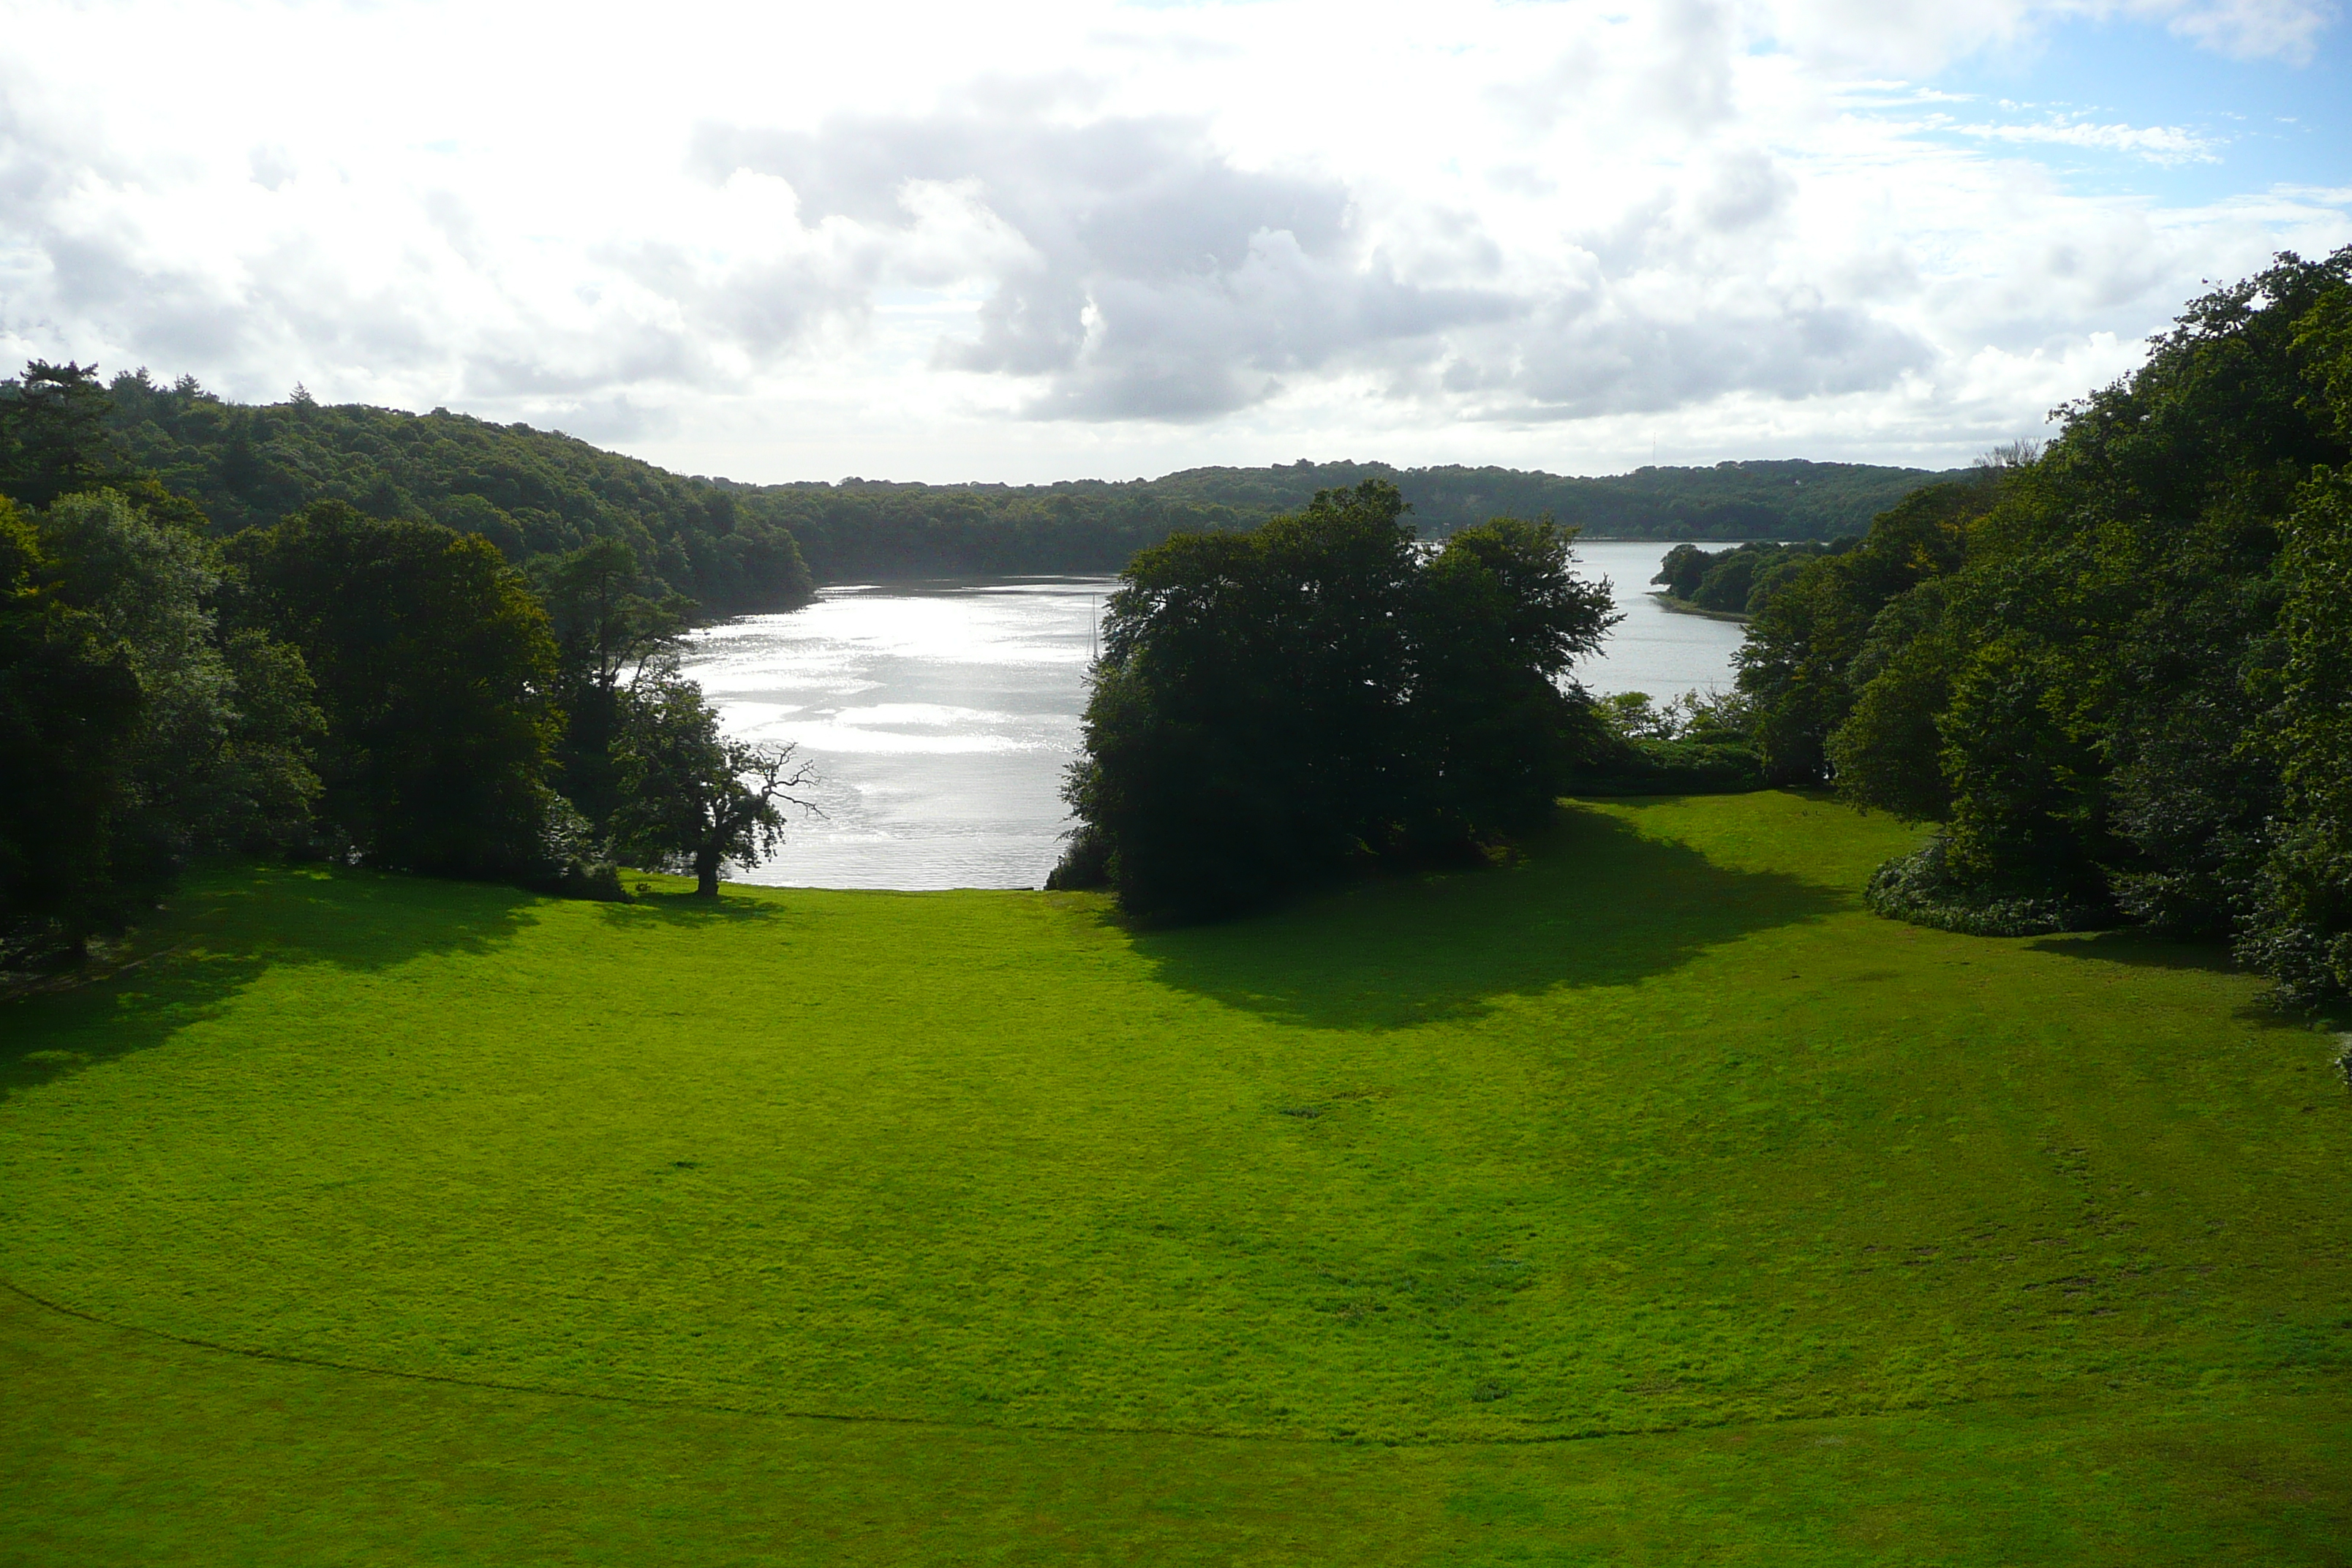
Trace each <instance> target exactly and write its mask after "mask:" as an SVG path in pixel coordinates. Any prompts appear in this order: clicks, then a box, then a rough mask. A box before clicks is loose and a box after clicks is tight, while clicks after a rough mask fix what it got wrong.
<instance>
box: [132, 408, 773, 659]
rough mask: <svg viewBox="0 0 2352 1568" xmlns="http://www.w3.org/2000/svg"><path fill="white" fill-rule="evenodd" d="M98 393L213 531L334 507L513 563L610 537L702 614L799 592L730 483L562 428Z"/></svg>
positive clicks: (765, 525) (755, 512)
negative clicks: (670, 468) (436, 534)
mask: <svg viewBox="0 0 2352 1568" xmlns="http://www.w3.org/2000/svg"><path fill="white" fill-rule="evenodd" d="M108 390H109V391H110V394H111V395H112V399H113V402H112V407H111V409H110V411H109V412H108V413H107V414H106V416H105V417H106V421H107V425H108V427H109V428H110V431H111V432H112V433H113V435H114V437H115V438H116V440H117V442H118V443H119V446H120V448H121V451H122V452H124V453H125V454H127V456H128V458H130V459H131V461H133V462H135V463H136V464H137V465H139V466H140V467H141V468H144V469H147V470H150V471H152V472H153V473H154V474H155V475H156V476H157V477H158V478H160V479H161V480H162V481H163V484H164V485H165V486H167V487H168V488H170V489H173V490H176V491H178V492H180V493H182V494H184V495H187V496H190V497H193V498H194V500H196V502H197V503H198V504H199V505H200V506H201V507H202V508H203V510H204V511H205V514H206V515H208V516H209V517H210V518H211V519H212V521H213V522H214V524H215V527H217V528H218V529H219V530H220V531H223V532H235V531H238V530H241V529H247V528H264V527H269V526H271V525H274V524H276V523H278V522H281V521H284V520H286V519H287V518H289V517H291V516H293V515H294V514H295V513H297V512H299V511H300V510H303V509H304V508H306V507H309V506H311V505H313V504H314V503H316V502H319V501H321V500H336V501H341V502H344V503H346V504H348V505H350V506H352V507H353V508H354V509H356V510H359V511H361V512H363V513H365V514H366V515H368V516H371V517H375V518H379V519H385V520H391V519H413V518H425V519H429V520H430V521H435V522H438V523H442V524H444V525H445V526H446V527H449V528H453V529H456V530H457V531H460V532H463V533H476V534H480V535H481V536H483V537H484V538H486V539H488V540H489V541H490V542H491V543H493V544H495V545H497V546H498V548H499V552H500V553H502V554H504V555H505V556H506V557H507V559H508V560H509V561H511V562H515V563H529V562H531V561H535V560H538V559H539V558H541V557H542V556H551V555H561V554H563V553H565V552H570V551H574V550H577V549H580V548H582V547H583V546H584V545H587V544H590V543H593V542H595V541H597V540H600V539H618V540H621V541H624V542H626V543H627V544H628V546H629V548H630V550H631V551H632V552H633V553H634V554H635V557H636V558H637V560H638V561H639V562H640V563H643V566H644V569H645V570H646V573H647V574H650V575H651V576H652V577H653V578H655V579H656V581H657V582H658V583H659V584H662V586H663V587H664V588H665V589H667V591H668V592H671V593H675V594H679V595H685V596H686V597H688V598H689V599H692V600H694V601H695V602H696V603H697V604H698V605H701V606H702V608H703V609H704V610H705V611H706V612H708V613H710V614H714V615H717V614H730V615H731V614H736V613H739V612H743V611H751V610H782V609H790V608H792V607H793V606H794V605H799V604H803V603H804V602H806V600H807V599H808V597H809V593H810V588H809V577H808V569H807V567H806V565H805V564H804V563H803V562H802V560H801V557H800V553H799V552H798V551H797V550H796V549H795V548H794V546H793V539H792V535H791V533H790V532H789V531H787V530H786V529H784V528H782V527H781V526H779V525H778V524H777V523H776V521H774V520H773V519H772V517H771V516H770V515H769V514H768V512H767V511H766V510H763V509H762V508H761V507H760V506H758V505H756V504H746V502H745V500H744V499H743V498H742V496H741V495H740V492H738V491H737V490H735V489H730V488H729V487H727V486H723V485H716V484H712V483H710V482H709V481H708V480H705V479H682V478H680V477H679V476H677V475H675V474H670V473H666V472H664V471H663V470H661V469H659V468H655V467H653V466H652V465H650V464H647V463H641V462H637V461H635V459H633V458H623V457H619V456H616V455H614V454H613V453H611V452H604V451H600V450H598V449H597V448H596V447H591V446H589V445H588V444H587V443H586V442H584V441H576V440H573V439H572V437H568V436H564V435H561V434H557V433H553V432H548V431H541V430H533V429H531V428H530V426H523V425H514V426H501V425H493V424H490V423H488V422H487V421H485V420H480V419H474V418H470V417H467V416H464V415H458V414H451V413H449V412H448V411H447V410H446V409H436V410H434V411H433V412H432V413H430V414H424V415H417V414H406V413H402V412H400V411H399V410H396V409H390V408H370V407H365V406H362V405H341V406H336V407H325V406H321V405H319V404H317V403H315V402H313V401H311V400H310V398H308V397H307V396H298V397H297V398H295V399H294V400H293V401H290V402H287V403H278V404H268V405H246V404H236V403H229V402H225V401H223V400H222V399H220V398H217V397H215V396H213V395H211V394H209V393H207V392H205V390H204V389H203V388H201V387H200V386H198V385H197V384H195V383H194V381H193V380H188V379H183V380H182V381H181V382H180V383H179V384H177V385H174V386H171V387H163V386H158V385H156V384H153V383H152V382H151V381H149V380H148V379H147V377H146V375H145V374H144V373H140V374H124V375H118V376H116V377H115V378H114V380H113V382H112V384H111V385H110V387H109V389H108Z"/></svg>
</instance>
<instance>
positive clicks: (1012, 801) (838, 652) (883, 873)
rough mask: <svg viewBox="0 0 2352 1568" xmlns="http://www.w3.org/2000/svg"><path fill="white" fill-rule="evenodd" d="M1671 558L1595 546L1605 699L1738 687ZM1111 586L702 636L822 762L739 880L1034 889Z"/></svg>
mask: <svg viewBox="0 0 2352 1568" xmlns="http://www.w3.org/2000/svg"><path fill="white" fill-rule="evenodd" d="M1671 548H1672V546H1671V545H1670V544H1660V543H1646V542H1645V543H1639V544H1612V543H1591V544H1586V545H1584V546H1582V547H1580V550H1579V552H1578V553H1579V555H1580V558H1581V559H1582V561H1583V563H1584V570H1585V571H1586V573H1587V574H1597V575H1604V576H1607V577H1609V578H1611V579H1612V580H1613V582H1614V583H1615V584H1616V588H1617V599H1618V605H1619V607H1620V608H1622V609H1623V610H1624V611H1626V617H1625V620H1624V622H1623V624H1622V625H1621V626H1618V627H1617V629H1616V630H1615V631H1614V632H1613V633H1612V635H1611V638H1610V643H1609V647H1608V648H1607V649H1606V651H1605V652H1604V653H1603V655H1602V656H1601V658H1598V659H1595V660H1593V661H1591V663H1589V664H1587V665H1585V666H1583V667H1582V668H1580V670H1579V672H1578V673H1579V675H1580V679H1583V681H1584V683H1585V684H1586V685H1587V686H1589V687H1591V689H1593V690H1595V691H1600V692H1604V693H1606V692H1617V691H1633V690H1639V691H1648V692H1652V693H1654V694H1656V695H1660V696H1665V695H1671V694H1672V693H1675V692H1678V691H1684V690H1688V689H1692V688H1708V687H1720V686H1723V685H1726V684H1727V683H1728V681H1729V679H1730V676H1731V654H1732V650H1734V649H1735V648H1737V647H1738V646H1739V628H1738V626H1735V625H1733V624H1731V623H1729V622H1726V621H1712V620H1707V619H1706V618H1704V617H1701V616H1680V615H1675V614H1672V613H1670V612H1668V611H1665V610H1664V609H1661V608H1660V607H1659V606H1658V604H1657V602H1656V601H1655V600H1654V599H1652V598H1651V597H1649V593H1648V582H1649V577H1650V574H1652V573H1653V572H1655V571H1656V570H1657V569H1658V562H1659V560H1660V558H1661V557H1663V556H1664V553H1665V552H1666V551H1667V550H1669V549H1671ZM1115 585H1116V584H1115V582H1114V580H1113V579H1110V578H1093V577H1054V578H1020V579H1004V578H992V579H985V580H971V581H959V582H949V583H930V584H905V583H894V584H882V585H877V586H843V587H835V588H827V589H825V590H824V592H823V593H822V594H821V595H819V597H818V600H817V602H816V603H815V604H814V605H810V606H809V607H808V608H806V609H803V610H800V611H796V612H794V613H793V614H792V615H788V616H745V617H743V618H742V619H740V620H734V621H730V622H727V623H725V624H724V625H721V626H712V627H710V628H709V629H707V630H705V631H703V632H702V633H700V634H699V635H698V637H696V639H695V643H694V647H693V648H692V650H691V651H690V653H689V655H688V659H687V661H686V673H687V674H688V675H690V676H692V677H693V678H694V679H697V680H699V681H700V682H701V683H702V687H703V689H704V690H705V691H707V692H709V695H710V698H711V700H712V701H713V702H714V703H716V704H717V706H718V708H719V712H720V715H721V716H722V718H723V720H724V721H725V724H726V726H727V729H728V730H729V731H730V733H733V734H738V735H741V736H744V737H746V738H749V739H752V740H761V741H793V742H797V743H798V744H799V745H800V747H801V750H802V752H803V754H804V755H806V756H807V757H809V758H810V759H811V760H812V761H814V763H815V764H816V767H817V771H818V773H819V775H820V778H819V782H818V783H817V784H816V785H815V786H814V788H813V789H812V790H810V791H808V792H807V793H808V795H809V797H810V798H811V799H813V800H814V801H815V802H816V804H817V805H819V806H820V807H821V808H822V809H823V810H824V816H809V815H806V814H800V813H795V814H794V815H793V826H792V832H791V837H790V838H789V840H788V842H787V843H786V844H785V846H784V849H783V852H782V855H781V856H779V857H778V858H776V859H774V860H772V861H771V862H769V863H768V864H766V865H763V866H759V867H755V868H751V869H750V870H748V871H740V872H738V873H736V875H738V876H740V878H742V879H744V880H746V881H752V882H768V883H774V884H779V885H782V886H787V887H804V888H907V889H920V888H1031V887H1035V886H1037V885H1038V884H1039V883H1041V882H1043V881H1044V880H1045V873H1046V872H1047V871H1048V870H1050V869H1051V868H1052V867H1053V864H1054V861H1055V858H1056V857H1057V856H1058V855H1059V854H1060V836H1061V834H1062V831H1063V829H1064V828H1065V827H1066V826H1068V825H1067V823H1066V820H1065V818H1064V813H1063V806H1062V802H1061V797H1060V793H1059V792H1060V789H1061V784H1062V771H1063V769H1064V768H1065V767H1066V765H1067V764H1068V763H1069V760H1070V757H1071V755H1072V753H1073V752H1075V751H1076V747H1077V739H1078V712H1079V710H1080V709H1081V708H1083V707H1084V706H1085V704H1086V689H1085V677H1086V668H1087V657H1088V649H1089V646H1090V637H1091V633H1092V627H1093V619H1092V617H1093V616H1094V614H1095V613H1096V611H1097V608H1098V606H1099V605H1100V602H1101V600H1102V598H1103V596H1104V595H1107V594H1108V592H1109V591H1110V589H1111V588H1112V587H1113V586H1115Z"/></svg>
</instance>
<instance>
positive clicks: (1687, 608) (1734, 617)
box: [1650, 593, 1748, 626]
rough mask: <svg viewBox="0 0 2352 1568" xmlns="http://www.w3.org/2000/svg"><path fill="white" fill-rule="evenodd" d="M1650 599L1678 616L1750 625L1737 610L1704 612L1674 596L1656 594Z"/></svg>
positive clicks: (1686, 600) (1687, 601)
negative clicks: (1699, 617)
mask: <svg viewBox="0 0 2352 1568" xmlns="http://www.w3.org/2000/svg"><path fill="white" fill-rule="evenodd" d="M1650 597H1652V598H1653V599H1655V600H1656V601H1658V604H1659V606H1660V607H1661V608H1664V609H1668V610H1672V611H1673V612H1674V613H1675V614H1676V615H1678V616H1706V618H1707V619H1708V620H1710V621H1738V623H1739V624H1740V625H1742V626H1745V625H1747V624H1748V617H1747V616H1745V615H1743V614H1741V613H1740V612H1738V611H1737V610H1703V609H1701V608H1699V606H1697V605H1694V604H1692V603H1691V602H1690V601H1689V600H1688V599H1677V598H1675V596H1674V595H1672V594H1660V593H1654V594H1652V595H1650Z"/></svg>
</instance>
